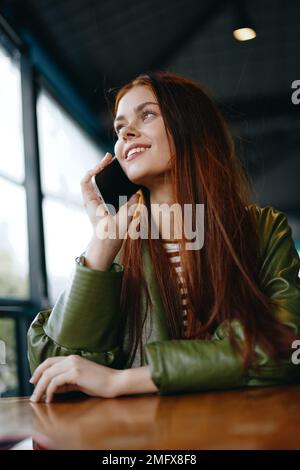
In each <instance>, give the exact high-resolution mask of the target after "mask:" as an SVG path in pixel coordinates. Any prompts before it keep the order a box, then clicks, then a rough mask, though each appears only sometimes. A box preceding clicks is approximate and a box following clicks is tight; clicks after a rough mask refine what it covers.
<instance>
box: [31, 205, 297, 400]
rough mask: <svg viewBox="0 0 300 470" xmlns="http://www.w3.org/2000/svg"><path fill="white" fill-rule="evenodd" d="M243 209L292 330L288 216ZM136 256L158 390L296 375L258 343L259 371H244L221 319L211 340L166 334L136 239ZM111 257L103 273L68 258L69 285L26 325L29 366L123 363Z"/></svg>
mask: <svg viewBox="0 0 300 470" xmlns="http://www.w3.org/2000/svg"><path fill="white" fill-rule="evenodd" d="M248 208H249V210H251V211H253V212H254V213H255V216H256V219H257V225H258V230H259V234H260V239H261V252H260V257H261V264H260V271H259V275H260V281H261V285H262V287H263V289H264V291H265V292H266V293H267V294H268V295H269V296H270V297H271V298H272V299H274V300H275V302H276V308H275V310H274V315H275V317H277V318H278V319H279V320H280V321H281V322H283V323H285V324H287V325H289V326H290V328H292V329H294V331H295V332H296V334H298V335H299V334H300V279H299V277H298V275H299V270H300V259H299V255H298V253H297V251H296V248H295V244H294V241H293V239H292V236H291V228H290V226H289V225H288V221H287V218H286V216H285V214H284V213H283V212H280V211H277V210H275V209H273V208H272V207H264V208H261V207H259V206H257V205H256V204H251V205H250V206H248ZM142 259H143V269H144V273H145V278H146V282H147V284H148V287H149V291H150V295H151V299H152V302H153V306H152V312H150V313H151V317H152V321H154V323H155V331H156V333H155V335H154V336H152V339H151V341H148V342H147V341H145V344H144V354H145V363H144V365H149V367H150V371H151V377H152V380H153V382H154V383H155V385H156V386H157V387H158V389H159V392H158V393H159V394H160V395H163V394H170V393H177V392H196V391H201V390H209V389H210V390H212V389H225V388H236V387H252V386H265V385H275V384H281V383H288V382H293V381H298V379H299V377H300V365H298V366H297V365H294V364H293V363H292V361H291V359H288V360H282V361H281V363H280V365H279V366H278V365H275V364H274V363H273V362H272V361H271V359H270V358H269V357H268V355H267V354H266V353H265V352H264V351H262V350H261V349H260V348H259V347H258V346H256V359H257V360H258V362H259V364H260V366H261V367H260V370H259V372H258V371H257V370H256V369H254V368H253V367H251V366H250V367H249V369H248V370H245V369H244V368H243V364H242V358H241V356H240V355H239V354H238V353H236V352H235V351H234V350H233V349H232V347H231V346H230V342H229V339H228V335H227V328H226V322H222V323H221V324H220V325H219V326H218V327H217V329H216V330H215V332H214V334H213V336H212V338H211V339H210V340H189V339H179V340H170V338H169V336H168V331H167V325H166V322H165V315H164V310H163V306H162V301H161V298H160V294H159V291H158V286H157V283H156V281H155V279H154V274H153V268H152V264H151V261H150V255H149V252H148V250H147V243H144V244H143V253H142ZM116 260H117V258H115V260H114V263H112V265H111V267H110V269H109V270H108V271H105V272H104V271H97V270H93V269H90V268H87V267H84V266H80V265H79V264H78V263H75V262H74V263H75V266H74V270H73V273H72V276H70V279H69V282H68V285H67V287H66V289H65V291H64V292H63V293H62V294H61V295H60V296H59V298H58V299H57V301H56V303H55V305H54V307H53V309H48V310H42V311H40V312H39V313H38V314H37V316H36V318H35V319H34V321H33V322H32V324H31V326H30V329H29V331H28V358H29V362H30V367H31V371H32V372H33V371H34V370H35V368H36V367H37V366H38V365H39V364H40V363H41V362H42V361H44V360H45V359H46V358H48V357H51V356H66V355H69V354H78V355H81V356H83V357H85V358H87V359H89V360H91V361H94V362H97V363H99V364H102V365H104V366H108V367H112V368H116V369H124V368H126V361H127V355H126V347H124V344H123V346H121V345H120V344H118V342H117V337H118V326H119V322H120V317H119V315H120V311H119V300H120V290H121V285H122V277H123V270H124V267H123V265H122V264H120V263H119V262H117V261H116ZM232 325H233V330H234V334H235V335H236V337H237V338H238V339H239V340H240V341H243V338H244V337H243V328H242V326H241V324H240V323H239V321H238V320H232ZM227 326H228V325H227ZM124 334H125V333H124ZM292 353H293V349H292V346H291V356H292Z"/></svg>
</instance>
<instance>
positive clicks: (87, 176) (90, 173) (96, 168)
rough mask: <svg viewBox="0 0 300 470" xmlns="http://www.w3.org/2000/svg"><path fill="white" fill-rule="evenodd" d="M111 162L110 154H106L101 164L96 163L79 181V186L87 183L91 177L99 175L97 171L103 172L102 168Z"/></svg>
mask: <svg viewBox="0 0 300 470" xmlns="http://www.w3.org/2000/svg"><path fill="white" fill-rule="evenodd" d="M111 160H112V154H111V153H109V152H106V154H105V156H104V158H103V159H102V160H101V162H99V163H97V165H96V166H94V168H92V169H91V170H89V171H88V172H87V173H86V174H85V176H84V177H83V178H82V180H81V185H85V184H86V183H89V182H90V180H91V178H92V176H94V175H96V174H97V173H99V171H101V170H103V168H105V167H106V166H107V165H108V164H109V162H110V161H111Z"/></svg>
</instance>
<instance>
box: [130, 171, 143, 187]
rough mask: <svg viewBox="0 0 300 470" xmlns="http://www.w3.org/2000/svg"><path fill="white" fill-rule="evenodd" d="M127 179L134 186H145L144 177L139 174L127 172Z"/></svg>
mask: <svg viewBox="0 0 300 470" xmlns="http://www.w3.org/2000/svg"><path fill="white" fill-rule="evenodd" d="M127 177H128V178H129V179H130V181H131V182H132V183H134V184H137V185H141V186H146V182H147V178H146V175H145V174H143V173H141V172H137V171H128V172H127Z"/></svg>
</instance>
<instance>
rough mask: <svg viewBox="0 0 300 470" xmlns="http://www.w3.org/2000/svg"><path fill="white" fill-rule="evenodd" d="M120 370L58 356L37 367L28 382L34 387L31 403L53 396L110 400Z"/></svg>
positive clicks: (114, 393)
mask: <svg viewBox="0 0 300 470" xmlns="http://www.w3.org/2000/svg"><path fill="white" fill-rule="evenodd" d="M120 372H122V371H120V370H117V369H111V368H110V367H105V366H102V365H100V364H96V363H95V362H92V361H89V360H87V359H84V358H83V357H81V356H77V355H70V356H59V357H51V358H49V359H46V360H45V361H44V362H42V364H40V365H39V367H37V369H36V370H35V372H34V374H33V375H32V377H31V379H30V382H31V383H33V384H35V385H36V387H35V391H34V393H33V394H32V396H31V398H30V400H31V401H35V402H36V401H40V400H41V399H42V398H43V396H44V394H46V401H47V402H50V401H52V399H53V395H54V393H65V392H71V391H80V392H84V393H86V394H87V395H90V396H93V397H104V398H113V397H115V396H117V391H116V384H117V380H116V379H117V377H118V376H119V374H120Z"/></svg>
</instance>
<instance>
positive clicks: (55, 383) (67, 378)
mask: <svg viewBox="0 0 300 470" xmlns="http://www.w3.org/2000/svg"><path fill="white" fill-rule="evenodd" d="M72 382H73V374H72V371H70V370H68V371H67V372H63V373H61V374H59V375H56V376H55V377H53V378H52V379H51V380H50V382H49V384H48V387H47V391H46V402H47V403H50V402H51V401H52V399H53V395H54V394H55V392H56V391H59V389H60V388H61V387H63V386H64V385H70V384H72ZM67 389H68V390H70V387H66V388H64V391H66V390H67Z"/></svg>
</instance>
